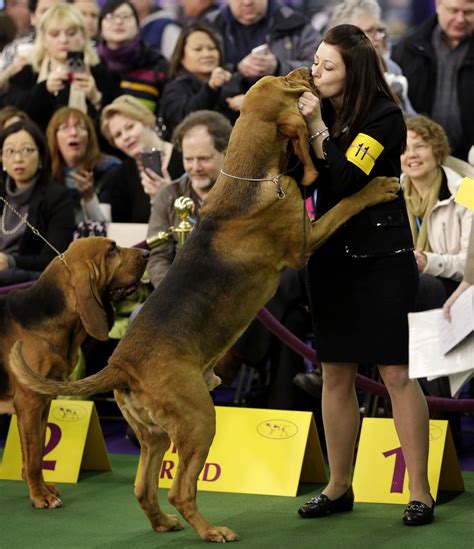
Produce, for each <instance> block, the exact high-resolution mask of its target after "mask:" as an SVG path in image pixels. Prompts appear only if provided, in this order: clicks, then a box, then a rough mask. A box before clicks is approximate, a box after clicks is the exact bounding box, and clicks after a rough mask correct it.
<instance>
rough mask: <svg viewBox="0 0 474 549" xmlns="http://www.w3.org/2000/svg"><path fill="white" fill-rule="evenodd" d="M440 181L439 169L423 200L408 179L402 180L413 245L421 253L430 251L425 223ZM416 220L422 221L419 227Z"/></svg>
mask: <svg viewBox="0 0 474 549" xmlns="http://www.w3.org/2000/svg"><path fill="white" fill-rule="evenodd" d="M442 181H443V171H442V170H441V168H439V169H438V172H437V174H436V179H435V180H434V182H433V185H432V186H431V189H430V192H429V193H428V194H427V195H426V196H425V197H424V198H421V196H420V195H419V194H418V191H417V190H416V189H415V187H414V186H413V183H412V182H411V180H410V178H409V177H407V178H406V179H405V180H404V187H403V195H404V197H405V202H406V205H407V211H408V219H409V221H410V229H411V234H412V237H413V243H414V244H415V248H416V249H420V250H422V251H423V252H430V251H431V247H430V243H429V241H428V230H427V224H426V223H425V221H426V218H427V216H428V214H429V213H430V212H431V210H432V209H433V208H434V207H435V205H436V203H437V202H438V200H439V191H440V189H441V182H442ZM417 218H420V219H421V220H422V223H421V227H418V224H417Z"/></svg>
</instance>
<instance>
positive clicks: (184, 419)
mask: <svg viewBox="0 0 474 549" xmlns="http://www.w3.org/2000/svg"><path fill="white" fill-rule="evenodd" d="M311 86H312V85H311V82H310V78H309V73H308V71H307V70H303V69H298V70H296V71H293V72H292V73H290V74H289V75H288V76H286V77H265V78H262V79H261V80H260V81H259V82H258V83H257V84H255V85H254V86H253V87H252V88H251V89H250V91H249V92H248V93H247V95H246V97H245V100H244V104H243V107H242V110H241V114H240V117H239V119H238V121H237V123H236V125H235V128H234V130H233V132H232V136H231V140H230V143H229V147H228V151H227V154H226V158H225V162H224V168H223V173H222V174H221V175H220V176H219V178H218V180H217V182H216V184H215V186H214V187H213V189H212V191H211V192H210V193H209V195H208V197H207V199H206V201H205V204H204V206H203V208H202V209H201V221H200V223H199V224H198V225H197V226H196V227H195V228H194V230H193V232H192V233H191V235H190V237H189V238H188V240H187V241H186V243H185V245H184V246H183V248H182V249H181V250H180V251H179V253H178V255H177V257H176V259H175V261H174V262H173V264H172V266H171V268H170V270H169V272H168V273H167V275H166V277H165V278H164V279H163V281H162V282H161V283H160V285H159V286H158V287H157V288H156V289H155V291H154V292H153V294H152V295H151V296H150V297H149V298H148V300H147V301H146V302H145V305H144V306H143V308H142V310H141V312H140V314H139V315H138V316H137V318H136V319H135V321H134V323H133V324H132V326H131V328H130V330H129V331H128V333H127V334H126V335H125V337H124V338H123V339H122V340H121V342H120V343H119V345H118V347H117V349H116V350H115V352H114V354H113V355H112V357H111V358H110V360H109V363H108V365H107V366H106V368H104V370H102V371H101V372H99V373H97V374H95V375H93V376H90V377H89V378H86V379H83V380H80V381H76V382H73V383H57V382H54V381H50V380H44V379H43V378H41V377H40V376H38V375H35V374H34V373H32V372H30V370H29V369H28V366H27V363H29V362H30V357H29V356H28V355H27V354H26V353H23V352H22V350H21V346H20V345H19V344H17V345H16V346H15V348H14V351H13V352H12V358H11V360H12V364H14V370H15V373H16V375H17V376H18V378H19V379H20V380H21V382H22V383H25V384H27V385H28V386H30V387H32V388H33V389H34V390H36V391H38V392H40V393H43V394H54V393H58V392H60V393H61V394H69V395H82V394H91V393H95V392H103V391H109V390H111V389H114V390H115V397H116V400H117V403H118V405H119V406H120V408H121V410H122V412H123V414H124V416H125V417H126V419H127V421H128V422H129V423H130V425H131V426H132V427H133V429H134V430H135V432H136V434H137V437H138V439H139V441H140V444H141V457H142V467H141V470H140V476H139V478H138V482H137V485H136V488H135V494H136V497H137V499H138V502H139V503H140V505H141V507H142V508H143V511H144V512H145V514H146V516H147V517H148V520H149V521H150V523H151V525H152V528H153V529H154V530H156V531H158V532H164V531H168V530H178V529H181V525H180V523H179V521H178V518H177V517H176V516H173V515H168V514H165V513H164V512H163V511H162V510H161V508H160V506H159V504H158V501H157V497H156V495H157V478H158V474H159V471H160V465H161V461H162V458H163V455H164V452H165V450H166V448H167V446H168V443H169V440H170V438H171V440H172V441H173V442H174V444H175V446H176V448H177V450H178V454H179V466H178V470H177V472H176V476H175V478H174V481H173V485H172V487H171V489H170V491H169V494H168V499H169V501H170V502H171V503H172V504H173V505H174V506H175V507H176V509H177V510H178V511H179V512H180V513H181V515H182V516H183V517H184V519H185V520H186V521H188V522H189V524H190V525H191V526H192V527H193V528H194V529H195V530H196V532H197V533H198V535H199V536H200V537H201V538H202V539H203V540H207V541H214V542H226V541H235V540H237V539H238V535H237V534H236V533H235V532H233V531H232V530H230V529H229V528H227V527H224V526H214V525H213V524H211V523H210V522H209V521H208V520H207V519H206V518H205V517H204V516H203V515H202V514H201V513H200V512H199V510H198V508H197V505H196V486H197V484H196V483H197V480H198V475H199V473H200V472H201V469H202V467H203V465H204V463H205V460H206V457H207V455H208V451H209V447H210V445H211V443H212V440H213V437H214V433H215V411H214V406H213V403H212V399H211V397H210V395H209V390H212V389H213V388H214V387H216V386H217V385H218V384H219V382H220V379H219V378H218V377H217V376H215V374H214V372H213V366H214V364H215V363H216V361H217V360H218V358H219V357H220V356H221V355H222V354H223V353H224V352H225V351H226V350H227V349H228V348H229V347H230V346H231V345H232V344H233V343H234V342H235V341H236V339H237V338H238V337H239V335H240V334H241V333H242V332H243V331H244V330H245V328H246V327H247V326H248V324H249V323H250V322H251V321H252V320H253V318H254V317H255V315H256V313H257V312H258V311H259V309H260V308H261V307H263V306H264V305H265V303H266V302H267V301H268V300H269V299H270V298H271V297H272V295H273V294H274V292H275V290H276V288H277V285H278V282H279V279H280V275H281V273H282V271H283V269H285V268H286V267H292V268H300V267H302V266H303V265H304V263H305V262H306V260H307V259H308V258H309V256H310V255H311V253H312V252H313V250H314V249H315V248H317V247H318V246H320V245H321V244H323V243H324V242H325V241H326V240H327V239H328V238H329V237H330V236H331V235H332V234H333V233H334V232H335V231H336V230H337V229H338V228H339V227H340V226H341V225H342V224H343V223H345V222H346V221H347V220H348V219H349V218H350V217H351V216H353V215H355V214H357V213H358V212H360V211H362V210H363V209H364V208H365V207H367V206H370V205H373V204H376V203H378V202H384V201H390V200H393V199H394V198H395V197H396V192H397V191H398V189H399V184H398V181H397V180H394V179H387V178H380V179H378V180H374V181H373V182H371V183H370V184H369V185H368V186H367V187H366V188H365V189H363V190H362V191H360V192H359V193H357V194H355V195H353V196H351V197H349V198H345V199H344V200H342V201H341V202H340V203H339V204H338V205H336V206H335V207H334V208H333V209H332V210H331V211H329V212H328V213H327V214H326V215H324V216H323V217H322V218H321V219H319V220H318V221H317V222H315V223H310V222H309V220H307V219H305V218H306V216H305V214H304V203H303V199H302V197H301V192H300V189H299V188H298V185H297V184H296V181H295V180H294V179H292V178H291V177H289V176H288V175H285V173H284V172H285V170H286V169H287V161H288V158H289V155H290V154H291V151H292V150H293V151H294V152H295V153H296V155H297V156H298V157H299V159H300V161H301V162H302V163H303V167H304V176H303V180H302V183H303V184H309V183H311V182H312V181H313V180H314V179H315V177H316V175H317V173H316V170H315V168H314V165H313V163H312V161H311V158H310V155H309V148H308V132H307V128H306V124H305V122H304V120H303V117H302V116H301V114H300V112H299V111H298V108H297V101H298V97H299V96H300V95H301V94H302V93H303V92H305V91H308V90H310V89H312V88H311ZM291 145H292V146H291ZM22 355H23V356H22Z"/></svg>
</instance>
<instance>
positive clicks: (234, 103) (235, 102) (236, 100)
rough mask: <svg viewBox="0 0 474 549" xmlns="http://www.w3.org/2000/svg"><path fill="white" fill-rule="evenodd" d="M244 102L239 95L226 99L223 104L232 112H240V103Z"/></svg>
mask: <svg viewBox="0 0 474 549" xmlns="http://www.w3.org/2000/svg"><path fill="white" fill-rule="evenodd" d="M243 101H244V94H243V93H241V94H239V95H234V96H233V97H227V98H226V100H225V102H226V103H227V105H228V106H229V109H231V110H233V111H236V112H238V111H240V107H241V106H242V103H243Z"/></svg>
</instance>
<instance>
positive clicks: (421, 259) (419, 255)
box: [413, 248, 428, 273]
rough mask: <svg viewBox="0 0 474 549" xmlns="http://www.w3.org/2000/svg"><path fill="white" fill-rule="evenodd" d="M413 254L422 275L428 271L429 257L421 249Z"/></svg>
mask: <svg viewBox="0 0 474 549" xmlns="http://www.w3.org/2000/svg"><path fill="white" fill-rule="evenodd" d="M413 253H414V254H415V260H416V264H417V266H418V271H419V272H420V273H422V272H423V271H424V270H425V269H426V266H427V265H428V256H427V255H426V254H425V252H423V251H422V250H420V249H419V248H417V249H416V250H415V251H414V252H413Z"/></svg>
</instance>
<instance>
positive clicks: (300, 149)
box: [241, 67, 317, 185]
mask: <svg viewBox="0 0 474 549" xmlns="http://www.w3.org/2000/svg"><path fill="white" fill-rule="evenodd" d="M308 91H309V92H312V93H316V90H315V88H314V84H313V82H312V79H311V75H310V72H309V70H308V69H307V68H305V67H301V68H299V69H295V70H294V71H292V72H290V73H289V74H288V75H287V76H265V77H263V78H261V79H260V80H259V81H258V82H257V83H256V84H254V85H253V86H252V88H251V89H250V90H249V91H248V92H247V94H246V95H245V100H244V103H243V105H242V109H241V116H243V115H245V114H248V115H250V116H251V117H252V118H253V124H254V125H256V123H257V122H259V121H261V122H263V123H267V124H275V125H276V126H277V128H278V132H279V133H280V134H283V135H284V136H285V137H287V138H289V139H291V143H292V145H293V149H294V151H295V154H296V155H297V156H298V158H299V159H300V161H301V162H302V164H303V166H304V176H303V180H302V181H301V183H302V184H303V185H308V184H310V183H312V182H313V181H314V180H315V179H316V177H317V171H316V168H315V166H314V164H313V161H312V160H311V157H310V155H309V143H308V129H307V126H306V123H305V121H304V118H303V116H302V114H301V113H300V112H299V110H298V107H297V104H298V99H299V97H300V96H301V95H302V94H303V93H304V92H308Z"/></svg>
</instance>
